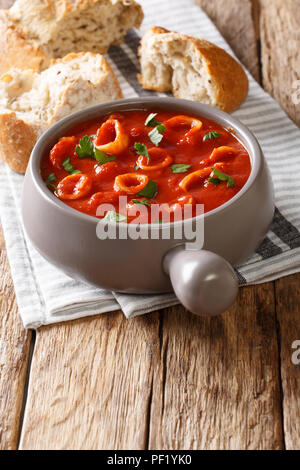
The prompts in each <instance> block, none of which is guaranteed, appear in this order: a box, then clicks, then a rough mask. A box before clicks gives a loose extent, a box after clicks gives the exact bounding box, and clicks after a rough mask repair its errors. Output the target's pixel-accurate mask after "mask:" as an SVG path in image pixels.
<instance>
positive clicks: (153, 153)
mask: <svg viewBox="0 0 300 470" xmlns="http://www.w3.org/2000/svg"><path fill="white" fill-rule="evenodd" d="M148 153H149V155H150V158H152V157H154V158H155V157H160V156H161V157H162V158H163V160H162V161H161V162H159V163H157V164H156V165H148V164H146V162H148V160H147V157H145V156H143V155H140V156H139V158H138V160H137V164H138V166H139V167H140V169H141V170H144V171H153V170H160V169H161V168H165V167H166V166H169V165H170V164H171V163H172V161H173V159H172V157H171V156H170V155H169V154H168V152H166V150H164V149H161V148H156V147H153V148H151V149H149V150H148Z"/></svg>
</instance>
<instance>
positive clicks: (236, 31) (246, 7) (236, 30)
mask: <svg viewBox="0 0 300 470" xmlns="http://www.w3.org/2000/svg"><path fill="white" fill-rule="evenodd" d="M194 1H195V3H197V4H198V5H200V6H201V8H203V10H204V11H205V12H206V13H207V14H208V16H209V17H210V18H211V19H212V20H213V22H214V23H215V24H216V26H217V27H218V29H219V30H220V32H221V34H222V35H223V36H224V38H225V39H226V40H227V41H228V43H229V44H230V46H231V47H232V49H233V50H234V52H235V54H236V55H237V57H238V58H239V59H240V61H241V62H242V63H243V64H244V65H245V66H246V67H247V69H248V70H249V71H250V72H251V73H252V75H253V76H254V78H256V79H257V80H258V79H259V66H258V60H257V44H256V37H255V36H256V35H255V27H254V22H253V17H252V2H251V0H234V1H232V0H194Z"/></svg>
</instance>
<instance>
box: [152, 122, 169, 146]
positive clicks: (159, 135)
mask: <svg viewBox="0 0 300 470" xmlns="http://www.w3.org/2000/svg"><path fill="white" fill-rule="evenodd" d="M165 130H166V126H164V125H163V124H158V126H156V127H155V128H154V129H152V131H150V132H149V134H148V137H149V139H150V140H151V142H152V143H153V144H154V145H155V146H156V147H158V145H159V144H160V142H161V141H162V139H163V133H164V132H165Z"/></svg>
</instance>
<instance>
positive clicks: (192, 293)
mask: <svg viewBox="0 0 300 470" xmlns="http://www.w3.org/2000/svg"><path fill="white" fill-rule="evenodd" d="M163 266H164V270H165V272H166V273H167V274H168V275H169V276H170V279H171V283H172V286H173V289H174V291H175V294H176V296H177V297H178V299H179V300H180V302H181V303H182V304H183V306H184V307H185V308H186V309H187V310H189V311H190V312H192V313H195V314H196V315H201V316H215V315H219V314H220V313H223V312H225V310H227V309H228V308H229V307H230V306H231V305H232V304H233V303H234V301H235V299H236V297H237V294H238V280H237V276H236V274H235V272H234V269H233V268H232V266H231V265H230V264H229V263H228V262H227V261H226V260H225V259H224V258H222V257H221V256H218V255H216V254H215V253H212V252H211V251H206V250H200V251H192V250H185V248H184V247H183V246H180V247H177V248H173V249H172V250H171V251H169V252H168V253H167V255H166V256H165V258H164V263H163Z"/></svg>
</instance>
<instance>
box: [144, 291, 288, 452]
mask: <svg viewBox="0 0 300 470" xmlns="http://www.w3.org/2000/svg"><path fill="white" fill-rule="evenodd" d="M149 442H150V448H151V449H282V448H283V435H282V423H281V400H280V380H279V367H278V348H277V338H276V322H275V305H274V290H273V284H272V283H268V284H265V285H263V286H256V287H249V288H244V289H241V290H240V294H239V298H238V301H237V302H236V304H235V306H234V307H232V308H231V309H230V311H229V312H228V313H226V314H224V315H223V316H221V317H218V318H213V319H202V318H197V317H195V316H191V315H189V314H187V313H186V312H185V311H184V310H183V309H179V308H173V309H169V310H167V311H165V314H164V318H163V329H162V345H161V361H160V366H159V369H158V371H157V372H156V373H155V376H154V383H153V400H152V408H151V424H150V441H149Z"/></svg>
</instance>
